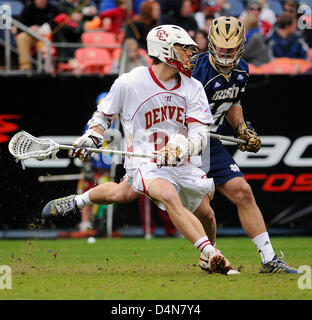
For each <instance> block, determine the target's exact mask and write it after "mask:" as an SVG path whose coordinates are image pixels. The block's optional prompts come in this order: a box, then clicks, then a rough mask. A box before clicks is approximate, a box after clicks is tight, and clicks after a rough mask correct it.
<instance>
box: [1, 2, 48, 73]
mask: <svg viewBox="0 0 312 320" xmlns="http://www.w3.org/2000/svg"><path fill="white" fill-rule="evenodd" d="M2 8H4V9H2ZM6 10H7V6H6V5H3V6H1V13H0V15H1V19H2V21H4V20H5V21H6V27H5V28H4V40H2V39H0V44H1V45H4V47H5V69H4V73H6V74H10V73H12V70H11V51H12V52H14V53H17V54H20V55H23V56H27V58H28V59H29V60H30V61H31V62H32V63H34V64H35V65H37V71H38V72H39V73H40V72H43V70H44V71H45V72H47V73H51V72H52V70H53V66H52V44H51V41H49V40H48V39H46V38H44V37H43V36H41V35H40V34H38V33H37V32H34V31H33V30H31V29H30V28H28V27H27V26H25V25H24V24H23V23H21V22H19V21H18V20H16V19H15V18H13V17H11V16H10V15H8V14H6V13H4V12H5V11H6ZM12 25H14V26H16V27H17V28H19V29H20V30H22V31H24V32H26V33H27V34H29V35H31V36H32V37H34V38H35V39H37V40H38V41H41V42H42V43H44V45H45V46H46V48H47V52H46V60H45V64H44V65H43V62H42V50H41V49H40V48H39V49H38V57H37V59H34V58H33V57H31V56H28V55H27V54H25V53H23V52H18V50H17V48H16V47H14V46H13V45H12V44H11V26H12ZM0 72H1V73H3V70H2V71H0ZM13 73H16V71H13Z"/></svg>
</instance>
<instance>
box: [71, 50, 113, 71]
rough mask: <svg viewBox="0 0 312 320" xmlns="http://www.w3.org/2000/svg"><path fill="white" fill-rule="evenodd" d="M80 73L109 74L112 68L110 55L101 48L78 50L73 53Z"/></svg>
mask: <svg viewBox="0 0 312 320" xmlns="http://www.w3.org/2000/svg"><path fill="white" fill-rule="evenodd" d="M75 58H76V59H77V61H78V66H79V67H78V69H79V70H80V72H81V73H105V74H107V73H109V72H110V69H111V66H112V59H111V55H110V53H109V52H108V51H107V50H106V49H103V48H79V49H77V50H76V51H75Z"/></svg>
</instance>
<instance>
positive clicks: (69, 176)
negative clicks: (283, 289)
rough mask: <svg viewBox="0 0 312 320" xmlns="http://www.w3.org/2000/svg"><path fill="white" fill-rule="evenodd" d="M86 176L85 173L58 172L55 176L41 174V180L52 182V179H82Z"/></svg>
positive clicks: (39, 179)
mask: <svg viewBox="0 0 312 320" xmlns="http://www.w3.org/2000/svg"><path fill="white" fill-rule="evenodd" d="M83 178H84V174H81V173H78V174H58V175H54V176H39V177H38V181H39V182H50V181H51V182H52V181H70V180H80V179H83Z"/></svg>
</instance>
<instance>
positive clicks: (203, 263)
mask: <svg viewBox="0 0 312 320" xmlns="http://www.w3.org/2000/svg"><path fill="white" fill-rule="evenodd" d="M198 264H199V266H200V268H201V269H202V270H204V271H207V272H208V273H212V270H211V269H210V267H209V260H208V258H207V257H206V256H205V255H204V254H203V253H201V254H200V257H199V263H198Z"/></svg>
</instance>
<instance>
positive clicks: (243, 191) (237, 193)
mask: <svg viewBox="0 0 312 320" xmlns="http://www.w3.org/2000/svg"><path fill="white" fill-rule="evenodd" d="M232 197H233V200H234V202H235V203H236V204H241V203H252V202H254V201H255V198H254V196H253V193H252V190H251V187H250V185H249V184H248V183H247V182H245V183H241V184H239V185H237V186H236V187H235V188H234V189H233V190H232Z"/></svg>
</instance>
